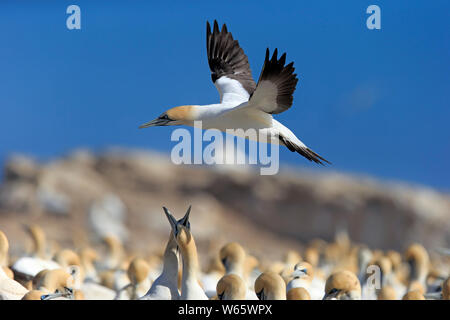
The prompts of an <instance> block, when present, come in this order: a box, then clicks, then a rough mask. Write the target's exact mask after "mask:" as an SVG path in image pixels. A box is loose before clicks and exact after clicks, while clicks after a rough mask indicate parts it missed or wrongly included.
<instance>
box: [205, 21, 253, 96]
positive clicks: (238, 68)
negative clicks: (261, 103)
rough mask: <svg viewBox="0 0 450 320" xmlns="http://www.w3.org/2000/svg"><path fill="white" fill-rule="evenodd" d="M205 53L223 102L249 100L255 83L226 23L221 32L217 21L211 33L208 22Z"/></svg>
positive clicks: (242, 51) (242, 53)
mask: <svg viewBox="0 0 450 320" xmlns="http://www.w3.org/2000/svg"><path fill="white" fill-rule="evenodd" d="M206 50H207V54H208V63H209V68H210V69H211V79H212V81H213V83H214V85H215V86H216V87H217V90H218V91H219V93H220V100H221V102H235V103H241V102H245V101H248V99H249V97H250V95H251V94H252V93H253V91H254V90H255V88H256V84H255V81H254V80H253V77H252V72H251V70H250V66H249V64H248V58H247V56H246V55H245V53H244V50H242V48H241V47H240V46H239V42H238V41H237V40H234V39H233V36H232V35H231V33H230V32H228V30H227V26H226V25H225V24H224V25H223V26H222V30H221V31H220V30H219V25H218V24H217V21H215V20H214V28H213V30H212V32H211V26H210V24H209V22H206Z"/></svg>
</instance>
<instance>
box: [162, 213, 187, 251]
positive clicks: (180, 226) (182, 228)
mask: <svg viewBox="0 0 450 320" xmlns="http://www.w3.org/2000/svg"><path fill="white" fill-rule="evenodd" d="M163 209H164V213H165V214H166V217H167V220H169V223H170V227H171V228H172V233H173V235H174V237H175V240H176V242H177V244H178V245H180V246H181V245H183V246H186V245H188V244H189V243H190V241H191V239H192V235H191V232H190V229H191V224H190V222H189V215H190V213H191V206H189V208H188V209H187V211H186V214H185V215H184V217H183V218H181V219H180V220H178V221H177V220H176V219H175V218H174V216H173V215H172V214H171V213H170V211H169V209H167V208H166V207H163Z"/></svg>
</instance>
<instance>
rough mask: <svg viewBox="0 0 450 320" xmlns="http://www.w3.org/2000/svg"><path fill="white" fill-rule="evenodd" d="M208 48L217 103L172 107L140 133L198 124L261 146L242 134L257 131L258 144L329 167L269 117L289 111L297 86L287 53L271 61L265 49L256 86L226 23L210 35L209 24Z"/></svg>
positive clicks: (216, 25) (254, 138) (295, 76)
mask: <svg viewBox="0 0 450 320" xmlns="http://www.w3.org/2000/svg"><path fill="white" fill-rule="evenodd" d="M206 48H207V55H208V63H209V67H210V69H211V79H212V81H213V83H214V85H215V86H216V88H217V90H218V91H219V94H220V103H217V104H210V105H184V106H179V107H175V108H171V109H169V110H167V111H166V112H164V113H162V114H161V115H160V116H159V117H158V118H156V119H155V120H152V121H150V122H147V123H145V124H143V125H141V126H140V128H147V127H152V126H174V125H187V126H194V127H197V126H198V124H199V122H200V121H201V127H202V128H203V129H218V130H221V131H224V132H225V131H226V130H227V129H242V130H240V132H239V131H235V132H234V133H233V134H234V135H236V136H240V137H243V138H246V139H251V140H256V141H259V139H260V138H259V137H258V136H256V137H254V136H251V135H250V136H249V135H248V134H246V131H247V130H248V129H254V130H259V132H258V133H259V135H262V137H263V139H264V140H263V141H262V142H269V143H273V144H279V145H284V146H286V147H287V148H288V149H289V150H290V151H292V152H298V153H299V154H301V155H302V156H304V157H305V158H306V159H308V160H310V161H314V162H316V163H320V164H323V162H322V161H324V162H327V163H329V162H328V161H327V160H325V159H324V158H322V157H321V156H319V155H318V154H317V153H315V152H314V151H312V150H311V149H310V148H308V147H307V146H306V145H305V144H304V143H303V142H301V141H300V140H299V139H298V138H297V137H296V136H295V134H294V133H293V132H292V131H291V130H289V129H288V128H287V127H285V126H284V125H282V124H281V123H280V122H278V121H277V120H275V119H274V118H273V117H272V115H273V114H278V113H281V112H283V111H286V110H287V109H289V108H290V107H291V106H292V102H293V93H294V91H295V87H296V85H297V82H298V79H297V75H296V74H295V73H294V70H295V68H294V67H293V64H294V63H293V62H291V63H289V64H287V65H285V63H286V53H284V54H283V55H281V57H279V58H278V50H277V49H275V50H274V52H273V55H272V58H270V54H269V49H267V50H266V57H265V60H264V66H263V68H262V71H261V74H260V77H259V80H258V83H255V81H254V80H253V77H252V74H251V70H250V66H249V63H248V58H247V56H246V55H245V53H244V51H243V50H242V48H241V47H240V46H239V42H238V41H237V40H234V39H233V36H232V35H231V33H230V32H228V30H227V27H226V25H225V24H224V25H223V27H222V30H219V26H218V24H217V21H214V27H213V30H212V32H211V26H210V24H209V22H207V28H206Z"/></svg>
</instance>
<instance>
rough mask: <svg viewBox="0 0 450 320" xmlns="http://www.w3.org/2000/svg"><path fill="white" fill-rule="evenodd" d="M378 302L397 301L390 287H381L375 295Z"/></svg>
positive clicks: (393, 290)
mask: <svg viewBox="0 0 450 320" xmlns="http://www.w3.org/2000/svg"><path fill="white" fill-rule="evenodd" d="M377 299H378V300H397V294H396V292H395V289H394V288H393V287H391V286H383V288H381V289H380V290H379V291H378V293H377Z"/></svg>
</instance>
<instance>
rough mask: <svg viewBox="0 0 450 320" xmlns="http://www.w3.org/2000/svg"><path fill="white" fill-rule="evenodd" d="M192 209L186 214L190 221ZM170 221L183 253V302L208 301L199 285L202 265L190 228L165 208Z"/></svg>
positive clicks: (181, 297)
mask: <svg viewBox="0 0 450 320" xmlns="http://www.w3.org/2000/svg"><path fill="white" fill-rule="evenodd" d="M190 210H191V207H189V209H188V212H187V213H186V215H187V219H189V213H190ZM164 212H165V213H166V216H167V219H168V220H169V223H170V226H171V227H172V232H173V234H174V236H175V240H176V242H177V244H178V247H179V248H180V251H181V258H182V265H183V274H182V278H181V296H180V299H181V300H208V297H207V296H206V294H205V292H204V291H203V289H202V287H201V286H200V284H199V275H200V264H199V261H198V254H197V246H196V245H195V240H194V236H193V235H192V233H191V230H190V227H187V226H185V225H184V224H183V223H182V221H177V220H176V219H175V218H174V217H173V216H172V214H171V213H170V212H169V210H167V209H166V208H164Z"/></svg>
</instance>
